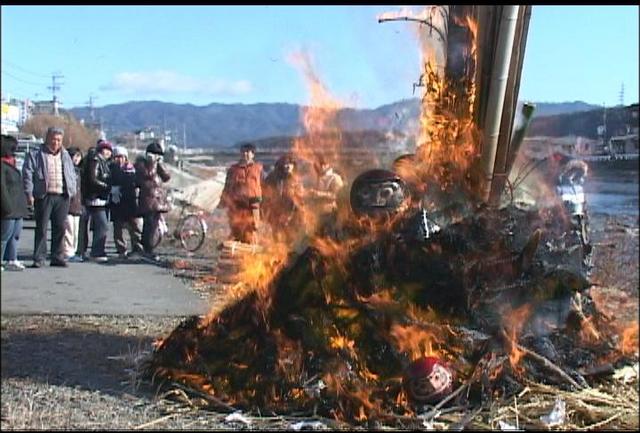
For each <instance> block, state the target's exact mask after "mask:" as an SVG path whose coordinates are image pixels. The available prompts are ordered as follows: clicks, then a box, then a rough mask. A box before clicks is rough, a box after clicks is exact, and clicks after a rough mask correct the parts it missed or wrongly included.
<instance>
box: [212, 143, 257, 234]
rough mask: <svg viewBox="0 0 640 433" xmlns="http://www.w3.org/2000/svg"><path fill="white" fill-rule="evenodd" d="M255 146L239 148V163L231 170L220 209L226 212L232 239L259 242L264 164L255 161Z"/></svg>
mask: <svg viewBox="0 0 640 433" xmlns="http://www.w3.org/2000/svg"><path fill="white" fill-rule="evenodd" d="M255 155H256V147H255V145H253V144H251V143H248V144H243V145H242V146H241V147H240V161H238V162H237V163H235V164H233V165H232V166H231V167H229V170H228V171H227V177H226V179H225V183H224V188H223V190H222V195H221V196H220V203H219V204H218V207H219V208H226V209H227V216H228V217H229V226H230V228H231V237H232V239H234V240H236V241H240V242H244V243H254V244H255V243H257V240H258V239H257V230H258V225H259V224H260V205H261V203H262V177H263V171H262V164H260V163H259V162H256V161H254V158H255Z"/></svg>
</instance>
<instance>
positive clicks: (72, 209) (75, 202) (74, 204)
mask: <svg viewBox="0 0 640 433" xmlns="http://www.w3.org/2000/svg"><path fill="white" fill-rule="evenodd" d="M74 170H75V172H76V193H75V194H74V195H73V196H72V197H71V200H70V201H69V215H76V216H80V215H82V193H81V191H80V189H81V188H80V184H81V183H82V182H81V177H80V167H78V166H76V167H74Z"/></svg>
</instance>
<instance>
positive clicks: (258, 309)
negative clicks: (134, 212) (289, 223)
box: [146, 20, 638, 428]
mask: <svg viewBox="0 0 640 433" xmlns="http://www.w3.org/2000/svg"><path fill="white" fill-rule="evenodd" d="M466 22H467V25H469V28H470V32H469V34H470V35H471V36H472V37H473V38H475V28H474V27H473V26H472V22H471V21H469V20H467V21H466ZM472 46H475V45H472ZM470 53H471V55H475V50H470ZM297 60H298V61H299V62H300V64H301V65H302V66H303V67H302V70H303V72H304V73H305V75H306V76H307V77H308V78H309V83H310V86H311V90H312V91H311V94H312V95H313V96H314V100H313V101H312V103H311V104H310V105H309V107H308V109H307V110H306V111H305V113H304V118H303V120H304V123H305V125H306V126H307V131H308V133H309V134H308V137H307V142H310V143H313V145H314V147H315V148H322V149H324V150H325V151H326V154H330V155H335V156H336V157H339V155H340V154H341V152H340V143H339V142H331V143H327V142H321V141H322V140H325V139H327V137H333V139H335V140H338V141H339V139H340V134H339V133H335V134H323V132H326V131H329V132H336V130H337V129H336V128H337V127H336V125H337V122H336V118H335V116H336V113H337V110H338V108H339V104H338V103H337V102H336V100H335V98H332V97H330V96H329V95H328V93H327V92H326V89H325V88H324V87H323V86H322V85H321V83H320V82H319V79H318V77H317V75H316V74H314V73H312V69H311V68H310V66H309V65H308V59H306V58H304V56H302V57H300V58H298V59H297ZM472 60H473V59H472ZM465 64H467V65H468V63H465ZM474 65H475V63H473V64H472V65H471V66H473V67H468V68H467V69H465V70H464V71H465V72H464V73H465V74H466V75H465V77H466V78H465V77H463V78H464V79H462V80H461V81H459V82H457V84H456V85H451V83H447V81H446V80H445V79H444V78H443V77H440V76H438V74H437V73H436V69H434V68H432V67H431V66H430V63H429V62H427V63H426V65H425V75H424V76H423V79H424V80H426V81H427V82H426V83H425V87H426V94H425V96H424V98H423V112H422V115H421V124H422V125H423V129H422V130H421V133H420V136H419V138H418V148H417V149H416V151H415V153H414V154H413V155H410V156H407V157H402V158H399V159H398V160H397V161H396V164H394V166H393V167H392V168H391V170H386V169H382V168H379V169H374V170H369V171H365V172H363V173H351V176H347V178H348V179H349V180H350V179H353V181H352V182H349V184H350V185H349V188H348V189H346V190H345V193H344V194H343V195H342V196H341V197H339V200H338V204H339V206H338V210H337V212H335V213H334V214H332V215H331V216H329V217H326V218H318V217H317V215H305V221H306V227H307V228H308V232H307V233H304V234H301V237H300V239H298V241H297V242H295V245H282V244H279V243H277V242H275V241H274V242H268V241H265V242H264V244H263V245H261V247H260V249H251V248H248V247H246V248H244V250H247V251H248V250H251V251H249V252H248V253H246V254H242V255H240V256H238V257H237V260H239V262H238V263H233V266H234V269H237V273H236V274H235V275H234V278H233V281H230V282H229V284H230V286H229V288H228V302H227V303H226V304H225V305H223V306H217V307H216V308H215V309H212V311H211V312H210V314H209V315H208V316H206V317H192V318H190V319H188V320H186V321H185V322H184V323H182V324H181V325H180V326H179V327H178V328H177V329H175V330H174V331H173V332H172V333H171V334H170V335H169V336H168V337H167V338H164V339H162V340H161V341H159V343H158V345H157V347H156V350H155V352H154V354H153V357H152V359H150V361H149V362H148V364H147V366H146V371H147V373H148V376H149V377H152V378H154V380H158V379H162V380H163V381H165V382H169V383H180V384H182V386H187V387H189V388H190V389H192V390H196V391H198V394H199V395H201V396H205V397H206V399H207V401H209V402H215V404H214V407H216V408H220V407H226V408H227V409H228V408H231V407H232V408H238V409H240V408H241V409H244V410H247V411H251V410H255V411H256V412H259V413H261V414H265V413H270V412H271V413H279V414H287V413H289V414H290V413H296V414H307V415H322V416H325V417H327V418H333V419H337V420H343V421H347V422H350V423H353V422H365V421H367V422H380V423H390V424H393V425H402V426H405V427H406V426H411V425H412V424H411V422H415V421H419V422H424V423H425V424H424V425H426V426H432V427H438V425H437V423H438V422H444V421H447V422H448V423H449V424H447V423H445V424H443V425H442V426H443V427H446V426H449V427H451V424H453V423H456V425H457V426H463V427H464V426H465V425H469V426H475V427H488V428H497V427H498V424H497V423H498V422H504V423H506V424H508V425H512V424H514V421H513V415H514V413H513V411H512V410H511V409H512V407H511V406H508V405H510V404H511V403H512V402H515V404H516V408H515V425H516V426H518V424H519V420H520V421H522V422H525V423H527V425H529V426H536V425H539V424H540V423H543V424H544V425H547V426H549V425H553V423H556V424H557V423H558V421H557V420H558V419H560V415H558V414H560V412H561V409H562V410H564V411H565V412H562V413H561V415H562V419H564V416H565V415H566V416H567V417H571V421H572V422H573V423H574V425H580V426H586V425H589V424H594V423H597V425H607V426H609V427H610V426H614V425H615V426H621V427H626V428H634V427H638V417H637V403H638V402H637V396H638V394H637V390H636V391H635V392H633V390H632V391H631V392H628V393H623V392H622V391H620V390H619V391H618V394H619V395H618V396H612V395H610V394H606V393H604V392H603V391H602V390H600V391H596V390H595V387H596V385H597V384H598V383H601V382H600V381H601V380H602V378H603V377H609V376H611V375H612V374H615V372H616V371H619V368H620V367H623V366H625V365H627V364H629V363H633V362H635V363H636V365H637V360H638V350H637V349H638V348H637V343H638V324H637V322H636V323H634V324H631V325H630V326H629V327H628V329H627V330H623V329H620V328H619V327H617V326H614V324H613V323H614V322H612V321H611V320H610V318H608V317H607V316H605V315H603V314H601V312H600V311H599V309H598V308H597V305H596V304H595V303H594V302H593V299H592V298H591V296H590V293H589V291H590V286H591V284H590V281H589V278H588V276H589V268H590V255H591V246H590V244H589V241H588V237H587V236H586V234H587V231H588V230H587V228H586V226H585V220H584V218H577V219H576V216H575V215H574V214H572V212H571V210H570V209H568V208H567V206H565V205H564V204H563V203H562V200H561V199H558V200H556V201H555V202H554V203H553V204H552V205H550V206H538V207H536V206H534V207H524V206H515V204H514V203H511V205H509V206H506V207H503V208H501V209H497V208H494V207H489V206H486V205H484V204H483V203H482V202H481V201H479V200H476V199H474V197H477V196H478V195H477V194H475V191H474V186H475V185H474V182H473V180H472V176H470V175H469V173H472V172H473V162H474V161H475V160H477V158H478V149H479V147H480V146H479V142H478V135H479V134H477V132H476V131H475V129H474V122H473V116H472V113H473V104H474V100H475V87H474V80H472V79H468V78H469V76H470V75H471V74H475V66H474ZM451 92H455V95H453V96H455V97H452V95H451V94H450V93H451ZM439 107H440V109H439ZM338 132H339V131H338ZM301 143H302V141H300V142H299V143H294V146H293V152H294V153H295V154H296V155H297V156H298V157H299V158H301V159H306V160H309V161H310V160H312V159H313V151H312V149H310V148H304V147H302V145H301ZM337 162H338V164H337V166H338V167H339V168H341V169H343V170H345V171H348V170H346V169H347V168H348V167H350V166H353V164H349V162H348V161H339V160H338V161H337ZM348 174H349V173H348ZM241 249H242V248H241ZM236 265H237V266H236ZM625 332H626V333H625ZM635 380H636V382H635V383H636V384H637V375H636V379H635ZM625 389H626V388H625ZM627 390H628V389H627ZM545 396H546V397H545ZM621 396H624V398H623V400H622V401H621V400H620V398H621ZM556 397H557V398H559V399H560V400H558V401H559V403H558V408H557V411H554V412H553V413H551V414H549V411H550V410H551V409H552V408H553V405H554V400H553V399H554V398H556ZM545 398H547V400H545ZM518 399H520V402H521V404H520V407H518V406H517V401H518ZM549 399H551V400H549ZM500 402H501V403H503V404H501V405H500V404H498V406H496V404H497V403H500ZM504 402H507V403H506V405H505V404H504ZM547 403H548V404H547ZM560 403H562V404H560ZM567 403H568V404H569V405H570V406H571V409H570V410H568V409H567V407H566V404H567ZM549 404H550V406H549ZM634 405H635V406H634ZM505 408H507V409H505ZM425 411H426V412H425ZM481 411H485V413H486V412H490V413H491V416H490V418H491V420H492V421H491V422H490V421H488V420H487V419H488V418H482V420H479V419H478V418H477V417H476V415H478V414H480V412H481ZM544 411H546V415H545V413H544ZM569 412H570V413H571V415H567V414H569ZM417 415H419V416H417ZM541 415H544V416H547V417H548V418H549V419H548V420H546V421H542V420H541V418H540V416H541ZM552 415H553V416H552ZM551 418H553V419H551ZM547 421H549V422H547ZM536 423H538V424H536ZM501 426H502V425H501ZM414 427H415V425H414Z"/></svg>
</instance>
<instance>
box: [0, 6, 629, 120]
mask: <svg viewBox="0 0 640 433" xmlns="http://www.w3.org/2000/svg"><path fill="white" fill-rule="evenodd" d="M413 9H414V10H415V7H413ZM638 9H639V8H638V7H637V6H534V7H533V13H532V17H531V23H530V27H529V37H528V41H527V47H526V55H525V63H524V70H523V75H522V82H521V88H520V99H522V100H529V101H534V102H564V101H575V100H582V101H585V102H588V103H592V104H603V103H604V104H606V105H608V106H609V105H617V104H618V103H619V96H620V89H621V85H622V84H623V83H624V103H625V104H630V103H633V102H637V101H638V76H639V71H638V65H639V60H638V51H639V49H638V40H639V34H638V20H639V16H638ZM399 10H400V7H398V6H314V7H310V6H238V7H235V6H224V7H222V6H2V9H1V14H2V51H1V55H2V96H3V97H18V98H31V99H50V98H51V90H50V89H48V88H47V87H48V86H51V85H52V79H51V76H52V74H54V73H55V74H59V75H62V76H63V78H60V79H59V80H58V82H59V83H61V84H60V90H59V91H58V93H57V94H58V95H59V98H60V99H61V101H62V103H63V104H64V107H67V108H70V107H77V106H81V105H87V101H88V100H89V97H90V96H93V97H94V100H95V102H94V104H95V105H96V106H104V105H108V104H114V103H121V102H126V101H130V100H152V99H153V100H161V101H166V102H176V103H192V104H195V105H206V104H209V103H212V102H219V103H236V102H239V103H246V104H249V103H258V102H290V103H302V104H304V103H308V102H309V93H308V90H307V87H306V84H305V80H304V79H303V77H302V75H301V73H300V72H299V70H298V69H297V68H296V67H294V66H293V65H292V63H291V62H290V61H289V58H290V55H291V53H294V52H297V51H300V50H304V51H305V52H307V53H308V54H309V56H310V57H311V58H312V59H313V65H314V70H315V73H317V75H318V77H319V78H320V80H321V81H322V82H323V83H324V84H325V85H326V87H327V88H328V89H329V91H330V92H331V93H332V94H333V95H335V96H336V97H337V98H338V99H339V100H340V101H342V102H343V103H344V104H345V105H349V106H353V107H358V108H375V107H377V106H380V105H383V104H388V103H391V102H395V101H397V100H400V99H405V98H411V97H413V96H414V95H413V94H412V90H413V87H412V84H413V83H414V82H415V81H416V79H417V78H418V76H419V75H420V53H419V49H418V46H417V43H416V40H415V37H414V36H413V31H412V26H416V24H415V23H414V24H412V23H408V22H387V23H382V24H380V23H378V22H377V17H378V16H379V15H380V14H381V13H383V12H390V11H399Z"/></svg>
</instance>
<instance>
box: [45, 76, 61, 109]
mask: <svg viewBox="0 0 640 433" xmlns="http://www.w3.org/2000/svg"><path fill="white" fill-rule="evenodd" d="M60 78H64V75H59V74H56V73H53V74H51V86H48V87H47V89H49V90H51V94H52V102H53V115H54V116H57V115H58V98H57V97H56V91H58V90H60V85H61V84H64V83H60V82H56V80H58V79H60Z"/></svg>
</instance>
